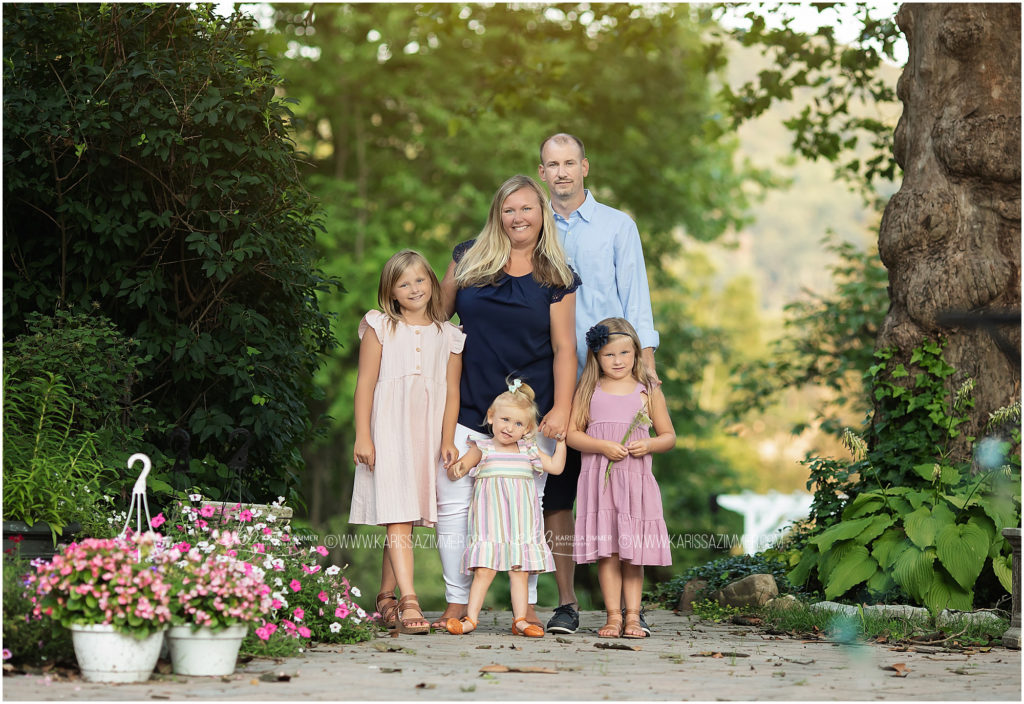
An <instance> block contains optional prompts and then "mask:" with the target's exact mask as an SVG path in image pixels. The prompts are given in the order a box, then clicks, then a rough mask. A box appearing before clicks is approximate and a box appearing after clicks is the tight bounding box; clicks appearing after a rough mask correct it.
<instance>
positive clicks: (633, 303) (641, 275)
mask: <svg viewBox="0 0 1024 704" xmlns="http://www.w3.org/2000/svg"><path fill="white" fill-rule="evenodd" d="M585 193H586V194H587V197H586V199H585V200H584V201H583V204H582V205H581V206H580V207H579V208H577V209H576V210H575V211H574V212H573V213H572V214H570V215H569V217H568V218H564V217H562V216H561V215H559V214H558V213H555V223H556V224H557V225H558V235H559V239H560V240H561V241H562V246H563V247H564V248H565V254H566V256H567V257H568V259H569V265H570V266H571V267H572V268H573V269H575V270H576V272H577V273H578V274H579V275H580V278H581V279H583V285H582V286H580V288H579V289H578V290H577V291H576V358H577V360H578V361H579V367H578V370H577V373H580V372H582V371H583V365H584V363H585V362H586V361H587V342H586V334H587V330H589V329H590V328H591V326H593V325H594V324H595V323H597V322H599V321H601V320H603V319H604V318H615V317H618V318H625V319H626V320H628V321H629V322H630V323H631V324H632V325H633V327H634V328H636V332H637V334H638V335H639V336H640V346H641V347H655V348H657V346H658V342H659V337H658V331H657V330H655V329H654V315H653V314H652V313H651V293H650V288H649V287H648V285H647V269H646V268H645V267H644V250H643V247H642V245H641V243H640V232H639V231H638V230H637V227H636V223H634V222H633V220H632V218H630V217H629V216H628V215H626V214H625V213H623V212H622V211H621V210H616V209H615V208H610V207H608V206H607V205H602V204H601V203H598V202H597V201H596V200H594V196H593V195H591V193H590V191H589V190H586V191H585Z"/></svg>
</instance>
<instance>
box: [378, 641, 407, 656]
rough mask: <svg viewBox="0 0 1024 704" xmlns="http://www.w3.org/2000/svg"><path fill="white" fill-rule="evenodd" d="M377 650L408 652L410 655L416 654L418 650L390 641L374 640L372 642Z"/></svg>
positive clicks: (383, 651)
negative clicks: (392, 643)
mask: <svg viewBox="0 0 1024 704" xmlns="http://www.w3.org/2000/svg"><path fill="white" fill-rule="evenodd" d="M372 645H373V647H374V648H375V649H376V650H379V651H380V652H382V653H406V654H408V655H415V654H416V651H415V650H413V649H412V648H403V647H402V646H400V645H390V644H388V643H381V642H380V641H374V642H373V643H372Z"/></svg>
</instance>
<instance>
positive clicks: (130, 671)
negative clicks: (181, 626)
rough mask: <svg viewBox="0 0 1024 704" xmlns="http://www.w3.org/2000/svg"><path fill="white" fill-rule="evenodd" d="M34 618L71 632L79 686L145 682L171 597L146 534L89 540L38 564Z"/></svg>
mask: <svg viewBox="0 0 1024 704" xmlns="http://www.w3.org/2000/svg"><path fill="white" fill-rule="evenodd" d="M27 585H28V587H29V589H30V591H31V593H32V602H33V604H34V606H33V613H34V614H35V615H37V616H38V615H44V616H49V617H50V618H53V619H56V620H57V621H59V622H60V623H61V624H62V625H64V626H65V627H67V628H69V629H70V630H71V637H72V642H73V643H74V648H75V656H76V657H77V659H78V665H79V668H80V669H81V671H82V676H83V678H84V679H86V680H88V681H92V682H139V681H145V680H146V679H148V678H149V675H150V673H152V671H153V668H154V667H155V666H156V661H157V658H158V657H159V655H160V645H161V644H162V642H163V634H164V630H166V628H167V626H168V624H169V622H170V620H171V609H170V602H171V597H170V593H169V592H170V589H171V585H170V584H169V583H168V582H167V581H166V580H165V579H164V574H163V571H162V569H161V565H160V558H159V554H158V551H157V550H156V536H155V535H154V534H152V533H146V534H141V535H134V536H132V537H128V538H107V539H99V538H87V539H85V540H82V541H80V542H77V543H71V544H70V545H67V546H65V547H64V548H63V549H62V550H61V551H60V552H58V553H57V554H56V555H54V558H53V560H52V561H50V562H45V561H38V562H36V564H35V572H33V573H31V574H30V575H29V577H28V579H27Z"/></svg>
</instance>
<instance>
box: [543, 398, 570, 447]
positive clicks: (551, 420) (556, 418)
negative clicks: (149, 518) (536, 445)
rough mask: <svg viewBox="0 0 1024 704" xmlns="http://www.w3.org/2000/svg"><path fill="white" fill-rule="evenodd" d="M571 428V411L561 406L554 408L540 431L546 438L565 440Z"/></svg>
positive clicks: (546, 417)
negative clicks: (566, 433)
mask: <svg viewBox="0 0 1024 704" xmlns="http://www.w3.org/2000/svg"><path fill="white" fill-rule="evenodd" d="M568 427H569V411H568V410H567V409H564V408H560V407H559V406H555V407H554V408H552V409H551V410H550V411H549V412H548V414H547V415H546V416H544V419H543V420H542V421H541V422H540V425H539V426H538V429H539V430H540V432H541V433H543V435H544V437H546V438H554V439H555V440H564V439H565V432H566V430H567V429H568Z"/></svg>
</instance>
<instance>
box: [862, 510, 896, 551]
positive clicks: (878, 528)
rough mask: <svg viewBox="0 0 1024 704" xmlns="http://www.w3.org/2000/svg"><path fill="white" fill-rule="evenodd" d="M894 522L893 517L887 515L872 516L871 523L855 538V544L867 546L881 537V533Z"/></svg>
mask: <svg viewBox="0 0 1024 704" xmlns="http://www.w3.org/2000/svg"><path fill="white" fill-rule="evenodd" d="M894 520H895V519H893V517H892V516H890V515H889V514H888V513H882V514H879V515H877V516H873V517H872V518H871V523H869V524H868V526H867V527H866V528H864V530H862V531H861V532H860V535H858V536H857V542H858V543H860V544H861V545H867V544H868V543H870V542H871V541H872V540H874V539H875V538H877V537H878V536H879V535H881V534H882V531H884V530H885V529H887V528H888V527H889V526H891V525H892V524H893V521H894Z"/></svg>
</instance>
